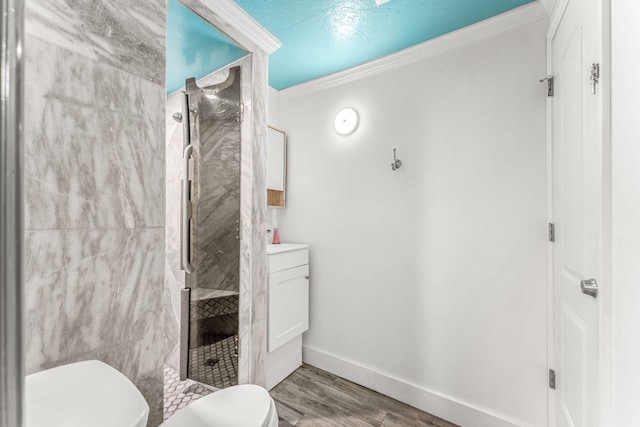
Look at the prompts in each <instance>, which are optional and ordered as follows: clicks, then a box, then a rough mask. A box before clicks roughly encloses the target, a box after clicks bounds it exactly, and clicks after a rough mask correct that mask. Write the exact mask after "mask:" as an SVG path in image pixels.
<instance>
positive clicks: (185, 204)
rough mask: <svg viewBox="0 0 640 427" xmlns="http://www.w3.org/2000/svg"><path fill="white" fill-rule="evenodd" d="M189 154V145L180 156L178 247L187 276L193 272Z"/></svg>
mask: <svg viewBox="0 0 640 427" xmlns="http://www.w3.org/2000/svg"><path fill="white" fill-rule="evenodd" d="M191 153H193V146H192V145H191V144H189V145H187V146H186V147H185V148H184V154H183V156H182V161H183V164H182V165H183V166H182V171H183V174H184V176H183V177H182V233H181V234H182V242H181V243H182V244H181V245H180V246H181V248H182V268H184V271H185V272H187V273H188V274H191V273H192V272H193V267H192V266H191V257H190V252H191V251H190V246H191V239H190V238H189V237H190V235H191V209H190V208H191V180H190V179H189V160H190V159H191Z"/></svg>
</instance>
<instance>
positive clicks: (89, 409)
mask: <svg viewBox="0 0 640 427" xmlns="http://www.w3.org/2000/svg"><path fill="white" fill-rule="evenodd" d="M148 417H149V405H148V404H147V402H146V401H145V400H144V397H142V394H141V393H140V391H139V390H138V389H137V388H136V386H135V385H133V383H132V382H131V381H129V379H128V378H127V377H125V376H124V375H123V374H121V373H120V372H118V371H117V370H116V369H114V368H112V367H111V366H109V365H107V364H105V363H102V362H100V361H97V360H88V361H85V362H78V363H72V364H69V365H64V366H58V367H57V368H52V369H47V370H45V371H41V372H37V373H35V374H31V375H27V377H26V379H25V426H26V427H88V426H92V427H145V426H146V425H147V418H148Z"/></svg>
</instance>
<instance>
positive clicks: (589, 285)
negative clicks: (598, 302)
mask: <svg viewBox="0 0 640 427" xmlns="http://www.w3.org/2000/svg"><path fill="white" fill-rule="evenodd" d="M580 289H582V293H583V294H585V295H589V296H592V297H594V298H596V297H597V296H598V282H596V279H587V280H582V281H581V282H580Z"/></svg>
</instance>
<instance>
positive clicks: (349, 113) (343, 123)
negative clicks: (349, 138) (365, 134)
mask: <svg viewBox="0 0 640 427" xmlns="http://www.w3.org/2000/svg"><path fill="white" fill-rule="evenodd" d="M358 122H359V119H358V112H357V111H356V110H354V109H353V108H343V109H342V110H340V111H338V114H336V118H335V120H334V121H333V127H334V128H335V129H336V132H338V133H339V134H340V135H350V134H352V133H353V132H354V131H355V130H356V128H357V127H358Z"/></svg>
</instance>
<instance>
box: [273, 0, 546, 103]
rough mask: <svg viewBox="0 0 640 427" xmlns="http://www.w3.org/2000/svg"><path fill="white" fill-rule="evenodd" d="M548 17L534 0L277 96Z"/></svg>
mask: <svg viewBox="0 0 640 427" xmlns="http://www.w3.org/2000/svg"><path fill="white" fill-rule="evenodd" d="M546 19H548V15H547V12H546V10H545V8H544V7H543V6H542V5H541V4H540V3H539V2H537V1H535V2H532V3H529V4H527V5H524V6H520V7H518V8H516V9H513V10H510V11H508V12H505V13H503V14H500V15H498V16H495V17H493V18H489V19H486V20H484V21H481V22H478V23H477V24H473V25H470V26H468V27H464V28H461V29H459V30H456V31H453V32H451V33H448V34H445V35H443V36H440V37H437V38H435V39H431V40H427V41H426V42H423V43H420V44H418V45H415V46H412V47H409V48H407V49H403V50H401V51H399V52H396V53H392V54H391V55H387V56H385V57H383V58H380V59H376V60H373V61H371V62H367V63H366V64H362V65H358V66H356V67H353V68H350V69H348V70H344V71H339V72H337V73H335V74H331V75H329V76H325V77H320V78H318V79H315V80H312V81H310V82H306V83H301V84H299V85H296V86H291V87H289V88H287V89H282V90H280V91H279V93H278V97H279V99H291V98H296V97H298V96H302V95H306V94H309V93H313V92H318V91H322V90H325V89H329V88H332V87H336V86H340V85H343V84H345V83H350V82H353V81H356V80H360V79H362V78H365V77H369V76H373V75H375V74H379V73H382V72H385V71H389V70H393V69H396V68H400V67H404V66H405V65H408V64H412V63H414V62H418V61H421V60H423V59H426V58H429V57H432V56H434V55H437V54H439V53H442V52H445V51H447V50H449V49H452V48H455V47H458V46H462V45H464V44H467V43H471V42H477V41H478V40H483V39H487V38H490V37H495V36H497V35H500V34H503V33H506V32H509V31H512V30H514V29H516V28H518V27H521V26H523V25H527V24H531V23H534V22H539V21H542V20H546Z"/></svg>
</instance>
